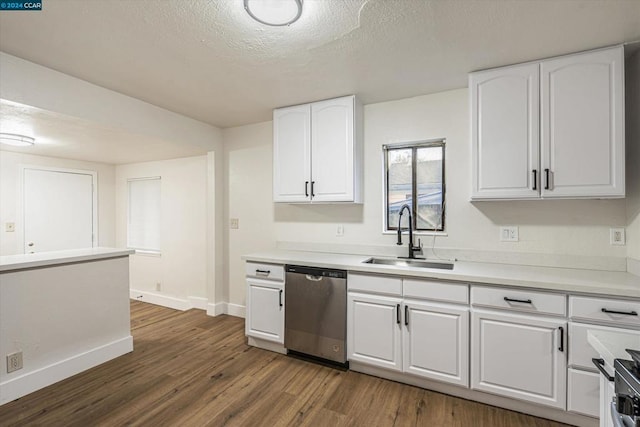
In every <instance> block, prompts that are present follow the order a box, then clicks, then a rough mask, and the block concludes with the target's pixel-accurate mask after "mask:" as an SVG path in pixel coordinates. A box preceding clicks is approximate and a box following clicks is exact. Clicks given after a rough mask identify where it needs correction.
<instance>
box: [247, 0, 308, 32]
mask: <svg viewBox="0 0 640 427" xmlns="http://www.w3.org/2000/svg"><path fill="white" fill-rule="evenodd" d="M244 9H245V10H246V11H247V13H248V14H249V16H251V17H252V18H253V19H255V20H256V21H258V22H260V23H261V24H264V25H270V26H272V27H282V26H285V25H291V24H293V23H294V22H296V21H297V20H298V18H300V15H302V0H244Z"/></svg>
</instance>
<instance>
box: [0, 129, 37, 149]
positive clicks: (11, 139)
mask: <svg viewBox="0 0 640 427" xmlns="http://www.w3.org/2000/svg"><path fill="white" fill-rule="evenodd" d="M35 142H36V140H35V139H34V138H32V137H30V136H25V135H18V134H17V133H4V132H0V144H7V145H15V146H16V147H30V146H32V145H33V144H34V143H35Z"/></svg>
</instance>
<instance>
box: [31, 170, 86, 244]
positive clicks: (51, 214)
mask: <svg viewBox="0 0 640 427" xmlns="http://www.w3.org/2000/svg"><path fill="white" fill-rule="evenodd" d="M96 178H97V174H96V173H95V172H92V171H84V170H72V169H58V168H44V167H37V166H33V167H32V166H24V167H23V169H22V189H23V191H22V213H23V220H24V222H23V224H24V228H23V230H24V238H23V250H24V253H25V254H27V253H39V252H48V251H61V250H67V249H82V248H91V247H94V246H95V242H96V241H97V236H96V235H97V194H96V188H97V185H96Z"/></svg>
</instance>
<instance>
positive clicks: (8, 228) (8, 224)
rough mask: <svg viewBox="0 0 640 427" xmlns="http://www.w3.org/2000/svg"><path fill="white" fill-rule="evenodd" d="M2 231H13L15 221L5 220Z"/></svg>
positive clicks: (14, 229)
mask: <svg viewBox="0 0 640 427" xmlns="http://www.w3.org/2000/svg"><path fill="white" fill-rule="evenodd" d="M4 231H6V232H7V233H13V232H14V231H16V223H15V222H5V223H4Z"/></svg>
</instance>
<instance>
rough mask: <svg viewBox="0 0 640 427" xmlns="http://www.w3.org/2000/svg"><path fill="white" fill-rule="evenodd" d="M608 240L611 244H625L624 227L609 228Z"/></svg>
mask: <svg viewBox="0 0 640 427" xmlns="http://www.w3.org/2000/svg"><path fill="white" fill-rule="evenodd" d="M609 242H610V243H611V244H612V245H618V246H624V245H625V244H626V236H625V232H624V228H610V229H609Z"/></svg>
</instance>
